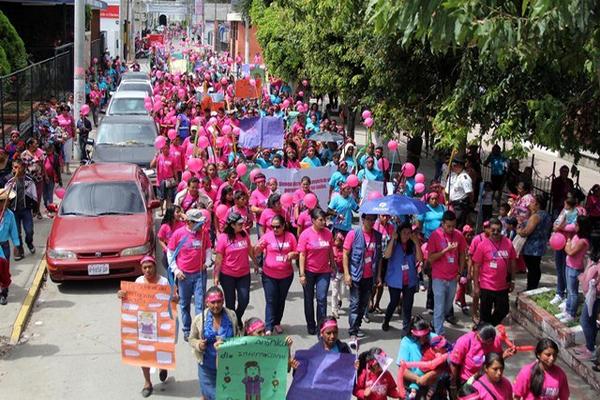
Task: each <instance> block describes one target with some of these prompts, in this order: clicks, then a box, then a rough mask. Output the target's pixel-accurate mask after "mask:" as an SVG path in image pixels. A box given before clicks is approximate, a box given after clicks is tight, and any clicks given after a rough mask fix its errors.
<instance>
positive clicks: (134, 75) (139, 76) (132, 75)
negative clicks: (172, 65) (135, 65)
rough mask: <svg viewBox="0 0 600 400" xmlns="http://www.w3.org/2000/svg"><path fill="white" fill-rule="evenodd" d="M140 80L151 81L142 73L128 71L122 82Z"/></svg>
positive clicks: (122, 77) (122, 76)
mask: <svg viewBox="0 0 600 400" xmlns="http://www.w3.org/2000/svg"><path fill="white" fill-rule="evenodd" d="M140 79H142V80H145V81H150V77H149V76H148V74H147V73H146V72H142V71H128V72H125V73H124V74H123V75H121V82H124V81H128V80H140Z"/></svg>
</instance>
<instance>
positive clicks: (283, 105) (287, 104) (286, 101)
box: [281, 99, 290, 110]
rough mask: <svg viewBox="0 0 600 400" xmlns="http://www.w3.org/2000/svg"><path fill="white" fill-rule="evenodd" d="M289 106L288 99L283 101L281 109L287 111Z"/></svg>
mask: <svg viewBox="0 0 600 400" xmlns="http://www.w3.org/2000/svg"><path fill="white" fill-rule="evenodd" d="M289 106H290V102H289V100H288V99H285V100H284V101H283V103H281V108H283V109H284V110H287V108H288V107H289Z"/></svg>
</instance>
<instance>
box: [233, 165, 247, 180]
mask: <svg viewBox="0 0 600 400" xmlns="http://www.w3.org/2000/svg"><path fill="white" fill-rule="evenodd" d="M235 171H236V172H237V173H238V176H240V177H241V176H244V175H246V172H248V167H247V166H246V164H238V165H237V167H235Z"/></svg>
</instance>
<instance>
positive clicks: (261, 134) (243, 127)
mask: <svg viewBox="0 0 600 400" xmlns="http://www.w3.org/2000/svg"><path fill="white" fill-rule="evenodd" d="M283 134H284V128H283V119H281V118H277V117H262V118H260V117H253V118H242V119H241V120H240V139H239V143H240V146H241V147H242V148H245V149H251V148H255V147H262V148H271V149H280V148H282V147H283Z"/></svg>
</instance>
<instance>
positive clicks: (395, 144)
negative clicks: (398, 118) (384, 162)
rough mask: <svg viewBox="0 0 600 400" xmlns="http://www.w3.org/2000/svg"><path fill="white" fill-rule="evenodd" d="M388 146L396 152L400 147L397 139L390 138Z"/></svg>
mask: <svg viewBox="0 0 600 400" xmlns="http://www.w3.org/2000/svg"><path fill="white" fill-rule="evenodd" d="M387 146H388V149H389V150H390V151H392V152H394V151H396V150H397V149H398V142H396V141H395V140H390V141H389V142H388V144H387Z"/></svg>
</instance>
